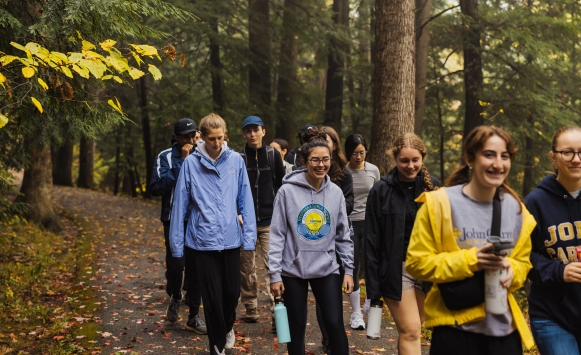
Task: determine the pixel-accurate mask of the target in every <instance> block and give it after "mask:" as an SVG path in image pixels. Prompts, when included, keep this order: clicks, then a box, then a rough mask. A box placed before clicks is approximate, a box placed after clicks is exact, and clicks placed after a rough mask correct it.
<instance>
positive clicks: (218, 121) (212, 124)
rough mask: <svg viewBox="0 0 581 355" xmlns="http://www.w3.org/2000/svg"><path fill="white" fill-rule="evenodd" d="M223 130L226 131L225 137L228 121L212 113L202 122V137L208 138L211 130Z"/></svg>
mask: <svg viewBox="0 0 581 355" xmlns="http://www.w3.org/2000/svg"><path fill="white" fill-rule="evenodd" d="M219 128H222V129H223V130H224V136H226V132H227V131H228V130H227V129H226V121H224V119H223V118H222V117H220V116H218V115H217V114H215V113H210V114H209V115H207V116H206V117H204V118H202V121H201V122H200V133H201V134H202V136H206V135H208V134H209V133H210V130H211V129H219Z"/></svg>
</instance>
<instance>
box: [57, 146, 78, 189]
mask: <svg viewBox="0 0 581 355" xmlns="http://www.w3.org/2000/svg"><path fill="white" fill-rule="evenodd" d="M52 181H53V184H55V185H61V186H73V144H72V143H67V144H64V145H63V146H61V147H55V148H53V151H52Z"/></svg>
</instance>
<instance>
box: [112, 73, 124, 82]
mask: <svg viewBox="0 0 581 355" xmlns="http://www.w3.org/2000/svg"><path fill="white" fill-rule="evenodd" d="M113 80H115V81H116V82H118V83H119V84H123V80H122V79H121V78H120V77H118V76H117V75H113Z"/></svg>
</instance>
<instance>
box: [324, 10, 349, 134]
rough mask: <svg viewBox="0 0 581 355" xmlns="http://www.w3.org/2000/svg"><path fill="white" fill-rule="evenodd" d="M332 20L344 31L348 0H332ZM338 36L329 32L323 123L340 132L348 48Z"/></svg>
mask: <svg viewBox="0 0 581 355" xmlns="http://www.w3.org/2000/svg"><path fill="white" fill-rule="evenodd" d="M333 22H334V23H335V31H344V30H345V29H347V27H348V26H349V0H333ZM347 45H348V44H347V43H344V42H343V41H342V40H340V39H339V38H338V36H336V35H333V34H331V38H330V40H329V52H328V54H327V63H328V64H327V85H326V92H325V118H324V120H323V124H324V125H325V126H331V127H333V128H334V129H335V130H336V131H337V132H339V134H340V133H341V118H342V114H343V71H344V69H345V54H346V52H347V50H348V48H347Z"/></svg>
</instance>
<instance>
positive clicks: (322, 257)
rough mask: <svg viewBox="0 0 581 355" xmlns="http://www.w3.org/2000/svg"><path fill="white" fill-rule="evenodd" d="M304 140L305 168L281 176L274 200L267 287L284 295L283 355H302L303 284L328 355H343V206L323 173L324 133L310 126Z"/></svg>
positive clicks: (349, 254) (348, 246)
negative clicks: (324, 333)
mask: <svg viewBox="0 0 581 355" xmlns="http://www.w3.org/2000/svg"><path fill="white" fill-rule="evenodd" d="M306 136H307V137H308V138H309V139H308V143H305V144H303V146H302V147H301V150H300V154H301V160H302V163H303V165H304V166H305V167H306V169H301V170H296V171H293V172H292V173H290V174H288V175H286V176H285V177H284V179H283V185H282V187H281V188H280V189H279V190H278V193H277V195H276V199H275V202H274V211H273V215H272V224H271V230H270V250H269V252H268V262H269V266H270V269H269V274H270V288H271V292H272V294H273V295H274V296H275V297H280V296H281V295H282V296H284V305H285V306H286V308H287V312H288V321H289V327H290V333H291V334H290V335H291V342H290V343H288V344H287V350H288V354H289V355H304V354H305V330H306V324H307V317H306V316H307V301H308V300H307V294H308V285H309V283H310V285H311V288H312V291H313V294H314V296H315V299H316V300H318V301H320V302H318V303H319V308H320V310H321V315H322V321H323V323H324V324H325V328H326V329H327V330H328V336H329V346H330V349H331V352H332V354H333V355H335V354H337V355H348V354H349V344H348V339H347V334H346V333H345V327H344V325H343V302H342V296H341V283H342V282H343V283H344V285H345V293H347V294H349V293H351V291H352V290H353V242H352V241H351V237H350V230H349V221H348V218H347V209H346V203H345V199H344V198H343V195H342V191H341V189H340V188H339V187H338V186H336V185H335V184H333V183H332V182H331V178H330V176H329V175H327V173H328V172H329V169H330V168H331V166H332V159H331V157H332V150H331V149H330V147H329V145H328V144H327V142H326V138H327V135H326V134H325V133H323V132H320V131H319V130H317V129H316V128H311V129H309V130H308V131H307V133H306ZM335 254H337V255H338V256H339V262H337V259H336V258H335ZM340 264H341V265H342V267H343V270H344V272H345V276H343V277H341V275H340V272H339V268H340Z"/></svg>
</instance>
